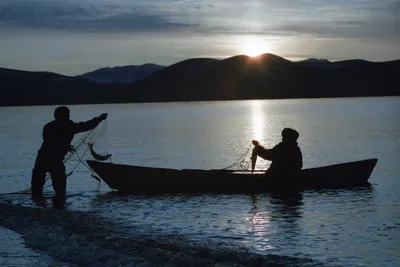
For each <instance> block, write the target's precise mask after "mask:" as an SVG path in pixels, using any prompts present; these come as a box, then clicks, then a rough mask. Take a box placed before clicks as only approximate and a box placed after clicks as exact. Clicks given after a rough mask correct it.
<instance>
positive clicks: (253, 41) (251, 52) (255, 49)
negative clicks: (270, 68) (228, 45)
mask: <svg viewBox="0 0 400 267" xmlns="http://www.w3.org/2000/svg"><path fill="white" fill-rule="evenodd" d="M267 50H268V47H267V44H266V42H265V41H264V40H262V39H260V38H258V37H248V38H246V39H245V40H244V41H243V44H242V51H243V52H242V53H244V54H246V55H248V56H250V57H255V56H258V55H261V54H263V53H266V52H267Z"/></svg>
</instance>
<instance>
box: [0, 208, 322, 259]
mask: <svg viewBox="0 0 400 267" xmlns="http://www.w3.org/2000/svg"><path fill="white" fill-rule="evenodd" d="M0 224H1V225H2V226H4V227H6V228H9V229H11V230H13V231H16V232H18V233H20V234H21V236H22V238H23V239H24V240H25V244H26V246H27V247H30V248H33V249H40V250H42V251H45V252H46V253H47V254H48V255H50V256H51V257H53V258H55V259H57V260H59V261H62V262H66V263H71V264H75V265H79V266H321V264H320V263H317V262H315V261H313V260H311V259H307V258H295V257H287V256H278V255H261V254H256V253H251V252H249V251H246V250H240V251H238V250H234V249H230V248H227V247H222V246H218V245H217V246H215V245H212V244H210V245H209V246H205V245H204V246H192V245H188V242H185V240H182V239H180V238H178V237H165V236H164V237H162V236H160V237H157V238H154V237H151V238H150V237H145V236H143V235H142V234H138V235H137V236H136V235H132V234H131V233H130V234H129V236H127V235H126V234H124V231H123V229H122V230H121V228H120V227H119V226H118V225H116V224H115V223H110V222H109V221H106V220H104V219H102V218H100V217H98V216H96V215H95V214H93V213H90V212H82V211H71V210H68V209H65V210H54V209H46V208H44V209H43V208H35V207H26V206H22V205H12V204H9V203H0Z"/></svg>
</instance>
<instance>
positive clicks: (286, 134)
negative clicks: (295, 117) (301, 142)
mask: <svg viewBox="0 0 400 267" xmlns="http://www.w3.org/2000/svg"><path fill="white" fill-rule="evenodd" d="M297 138H299V133H298V132H297V131H296V130H294V129H291V128H285V129H283V130H282V141H283V142H285V143H289V142H290V143H293V142H296V141H297Z"/></svg>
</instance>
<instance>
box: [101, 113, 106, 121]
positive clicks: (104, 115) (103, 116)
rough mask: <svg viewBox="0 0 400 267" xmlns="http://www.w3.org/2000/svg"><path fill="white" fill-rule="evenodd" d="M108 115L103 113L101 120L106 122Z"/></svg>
mask: <svg viewBox="0 0 400 267" xmlns="http://www.w3.org/2000/svg"><path fill="white" fill-rule="evenodd" d="M107 116H108V113H103V114H101V115H100V116H99V119H100V120H102V121H104V120H105V119H107Z"/></svg>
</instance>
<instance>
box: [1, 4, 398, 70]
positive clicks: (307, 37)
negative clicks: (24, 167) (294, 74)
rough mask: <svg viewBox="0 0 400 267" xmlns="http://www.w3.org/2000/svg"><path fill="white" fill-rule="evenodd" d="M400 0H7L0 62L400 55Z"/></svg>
mask: <svg viewBox="0 0 400 267" xmlns="http://www.w3.org/2000/svg"><path fill="white" fill-rule="evenodd" d="M399 14H400V0H379V1H376V0H298V1H294V0H246V1H243V0H218V1H215V0H214V1H211V0H192V1H188V0H64V1H61V0H2V1H0V66H1V67H6V68H15V69H24V70H45V71H53V72H58V73H61V74H67V75H75V74H81V73H84V72H88V71H91V70H94V69H97V68H100V67H105V66H118V65H139V64H143V63H149V62H152V63H157V64H161V65H170V64H173V63H176V62H178V61H181V60H184V59H187V58H193V57H211V58H227V57H230V56H233V55H238V54H247V55H257V54H260V53H273V54H276V55H279V56H282V57H284V58H287V59H289V60H301V59H305V58H310V57H316V58H327V59H329V60H331V61H335V60H344V59H354V58H361V59H366V60H371V61H386V60H394V59H400V15H399Z"/></svg>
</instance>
